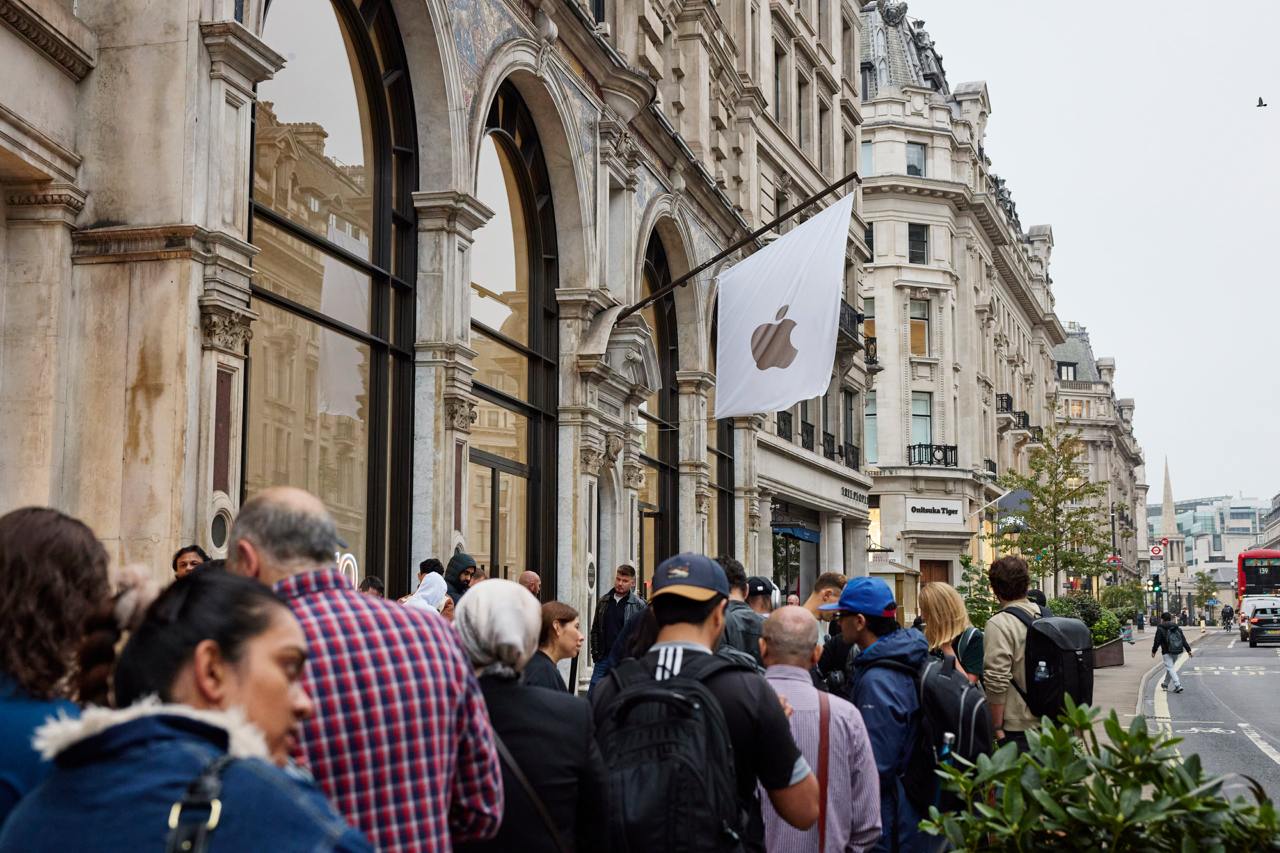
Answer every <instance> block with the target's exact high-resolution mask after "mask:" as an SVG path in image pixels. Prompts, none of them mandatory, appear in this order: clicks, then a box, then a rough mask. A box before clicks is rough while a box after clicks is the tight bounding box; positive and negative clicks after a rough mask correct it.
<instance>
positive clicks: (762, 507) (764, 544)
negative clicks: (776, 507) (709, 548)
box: [747, 489, 773, 578]
mask: <svg viewBox="0 0 1280 853" xmlns="http://www.w3.org/2000/svg"><path fill="white" fill-rule="evenodd" d="M758 506H759V514H758V518H759V523H758V525H753V526H756V527H758V530H757V531H756V532H757V537H756V548H755V561H756V562H755V567H754V573H755V574H757V575H760V576H761V577H766V578H771V577H773V492H771V491H769V490H768V489H761V490H760V498H759V501H758ZM747 568H748V570H752V567H751V566H748V567H747Z"/></svg>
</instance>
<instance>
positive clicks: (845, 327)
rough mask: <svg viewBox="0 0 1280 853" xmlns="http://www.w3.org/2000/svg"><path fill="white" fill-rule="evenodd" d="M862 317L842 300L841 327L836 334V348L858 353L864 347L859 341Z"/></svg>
mask: <svg viewBox="0 0 1280 853" xmlns="http://www.w3.org/2000/svg"><path fill="white" fill-rule="evenodd" d="M861 322H862V315H861V314H859V313H858V312H857V311H855V310H854V308H853V306H852V305H850V304H849V303H848V302H845V301H844V300H843V299H841V300H840V325H839V327H838V328H837V332H836V348H837V349H842V350H852V351H856V350H858V349H860V348H861V347H862V342H861V341H859V340H858V327H859V324H860V323H861Z"/></svg>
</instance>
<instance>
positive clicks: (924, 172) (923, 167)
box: [907, 142, 929, 178]
mask: <svg viewBox="0 0 1280 853" xmlns="http://www.w3.org/2000/svg"><path fill="white" fill-rule="evenodd" d="M912 152H919V153H920V163H919V164H918V165H916V164H913V163H912V162H911V159H912V158H911V154H912ZM913 167H914V168H915V169H916V171H914V172H913V171H911V170H912V168H913ZM907 176H908V177H912V178H927V177H929V146H928V145H926V144H925V143H923V142H908V143H907Z"/></svg>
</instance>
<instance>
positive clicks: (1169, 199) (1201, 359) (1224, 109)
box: [909, 0, 1280, 502]
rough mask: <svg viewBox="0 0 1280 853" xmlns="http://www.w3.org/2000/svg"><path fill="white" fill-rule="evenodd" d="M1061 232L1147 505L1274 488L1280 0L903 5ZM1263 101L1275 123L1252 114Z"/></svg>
mask: <svg viewBox="0 0 1280 853" xmlns="http://www.w3.org/2000/svg"><path fill="white" fill-rule="evenodd" d="M909 14H910V15H911V16H912V17H916V18H923V19H925V21H926V25H925V28H926V29H927V30H928V31H929V34H930V35H931V36H932V37H933V39H934V41H935V42H936V43H937V49H938V51H939V52H940V53H941V54H942V55H943V64H944V66H945V68H946V72H947V80H948V81H949V82H950V84H951V86H952V88H954V87H955V86H956V85H957V84H959V83H962V82H965V81H968V80H986V81H987V84H988V87H989V91H990V94H991V102H992V117H991V120H990V122H989V124H988V129H987V143H986V150H987V153H988V154H989V155H990V157H991V158H992V161H993V163H994V166H993V168H994V169H995V170H996V172H998V173H999V174H1000V176H1001V177H1003V178H1006V179H1007V180H1008V182H1009V187H1010V189H1011V190H1012V191H1013V197H1014V200H1015V201H1016V202H1017V203H1018V214H1019V216H1020V217H1021V219H1022V223H1023V225H1024V227H1030V226H1031V225H1035V224H1039V223H1048V224H1050V225H1052V226H1053V233H1054V240H1055V244H1056V247H1055V249H1054V254H1053V262H1052V267H1051V275H1052V276H1053V279H1054V292H1055V294H1056V296H1057V301H1058V302H1057V305H1058V316H1059V317H1060V318H1061V319H1062V321H1063V322H1064V323H1066V322H1067V321H1068V320H1076V321H1077V322H1079V323H1081V324H1083V325H1085V326H1086V327H1087V328H1088V330H1089V337H1090V339H1091V342H1092V344H1093V349H1094V353H1095V355H1097V356H1099V357H1101V356H1114V357H1115V358H1116V360H1117V371H1116V384H1117V390H1118V393H1119V394H1120V396H1123V397H1133V398H1135V400H1136V403H1137V412H1136V415H1135V424H1136V431H1137V436H1138V440H1139V441H1140V442H1141V443H1142V446H1143V448H1144V450H1145V451H1146V458H1147V481H1148V482H1149V483H1150V485H1151V499H1152V501H1154V502H1158V501H1159V500H1160V494H1161V490H1162V488H1163V479H1162V470H1163V465H1164V458H1165V456H1166V454H1167V455H1168V457H1169V467H1170V474H1171V479H1172V480H1173V487H1174V496H1175V497H1176V498H1177V499H1179V500H1181V499H1184V498H1191V497H1200V496H1205V495H1220V494H1239V493H1240V492H1241V491H1243V492H1244V493H1245V495H1247V496H1254V497H1262V498H1269V497H1271V496H1272V495H1273V494H1275V493H1276V492H1280V447H1278V444H1277V442H1276V439H1277V438H1278V437H1280V288H1278V287H1277V283H1278V282H1277V279H1280V275H1278V274H1277V267H1276V262H1275V258H1276V256H1277V253H1276V247H1277V246H1280V233H1278V232H1277V226H1280V216H1278V215H1277V214H1278V213H1280V51H1277V50H1276V45H1275V38H1276V34H1277V33H1280V2H1276V0H1240V2H1236V3H1205V2H1199V3H1193V2H1189V0H1119V2H1113V3H1105V4H1091V5H1089V4H1086V5H1081V4H1079V3H1068V2H1062V0H1053V2H1045V0H1035V2H1029V0H966V2H956V0H910V4H909ZM1260 95H1261V96H1262V97H1263V98H1264V99H1265V100H1266V101H1267V102H1268V103H1270V104H1271V106H1270V107H1268V108H1266V109H1258V108H1257V107H1256V106H1255V104H1256V103H1257V101H1258V97H1259V96H1260Z"/></svg>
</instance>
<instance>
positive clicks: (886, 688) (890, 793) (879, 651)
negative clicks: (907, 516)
mask: <svg viewBox="0 0 1280 853" xmlns="http://www.w3.org/2000/svg"><path fill="white" fill-rule="evenodd" d="M819 610H827V611H835V612H837V613H839V614H840V615H839V619H840V632H841V634H842V635H843V636H844V638H845V640H847V641H849V642H850V643H854V644H856V645H857V646H858V648H859V649H860V652H859V654H858V656H857V657H856V658H854V661H853V683H852V693H851V697H852V701H853V704H854V705H855V706H857V708H858V710H859V711H860V712H861V713H862V719H863V721H864V722H865V723H866V725H867V734H868V735H869V736H870V738H871V752H872V753H873V754H874V755H875V759H876V769H877V770H878V771H879V773H880V825H881V827H882V832H883V835H882V836H881V838H880V843H879V844H877V845H876V847H875V849H876V850H877V851H902V853H908V851H916V850H921V851H922V850H925V849H927V838H928V836H925V835H924V834H923V833H921V832H920V830H919V829H918V825H919V823H920V815H919V814H918V813H917V812H916V810H915V808H914V807H913V806H912V805H911V803H910V801H909V800H908V799H907V795H906V791H905V790H904V788H903V786H902V779H901V775H902V772H903V770H904V769H905V768H906V766H907V760H908V759H909V758H910V756H911V749H912V747H913V745H914V744H915V740H916V726H917V721H918V719H919V716H920V700H919V693H918V689H917V687H916V679H915V677H914V676H913V675H912V674H911V673H913V672H918V671H919V670H920V667H921V666H923V665H924V662H925V658H926V657H927V655H928V653H929V648H928V644H927V643H926V642H925V639H924V637H923V636H922V635H921V634H920V632H918V631H907V630H903V629H902V628H901V627H900V626H899V625H898V622H897V618H896V617H897V612H898V605H897V602H895V601H894V600H893V592H892V591H891V590H890V589H889V585H888V584H886V583H885V582H884V581H882V580H880V579H879V578H854V579H853V580H851V581H849V582H848V583H847V584H845V587H844V590H843V591H842V592H841V593H840V600H839V601H838V602H836V603H834V604H824V605H823V606H822V607H820V608H819ZM904 667H905V669H904Z"/></svg>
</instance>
